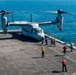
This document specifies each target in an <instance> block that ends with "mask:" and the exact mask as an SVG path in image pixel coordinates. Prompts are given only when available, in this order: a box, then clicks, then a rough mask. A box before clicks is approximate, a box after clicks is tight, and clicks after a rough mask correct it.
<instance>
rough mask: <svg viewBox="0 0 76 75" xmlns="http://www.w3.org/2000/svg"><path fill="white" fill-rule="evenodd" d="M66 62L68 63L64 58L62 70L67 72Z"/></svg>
mask: <svg viewBox="0 0 76 75" xmlns="http://www.w3.org/2000/svg"><path fill="white" fill-rule="evenodd" d="M66 64H67V62H66V60H63V61H62V72H64V71H65V72H67V67H66Z"/></svg>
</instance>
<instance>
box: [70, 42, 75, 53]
mask: <svg viewBox="0 0 76 75" xmlns="http://www.w3.org/2000/svg"><path fill="white" fill-rule="evenodd" d="M73 46H74V43H73V42H71V43H70V50H71V52H73Z"/></svg>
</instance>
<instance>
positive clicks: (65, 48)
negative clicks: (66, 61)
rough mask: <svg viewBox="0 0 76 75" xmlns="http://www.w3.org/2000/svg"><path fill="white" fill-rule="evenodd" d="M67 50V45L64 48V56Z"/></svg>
mask: <svg viewBox="0 0 76 75" xmlns="http://www.w3.org/2000/svg"><path fill="white" fill-rule="evenodd" d="M66 49H67V46H66V45H65V46H63V53H64V55H65V54H66Z"/></svg>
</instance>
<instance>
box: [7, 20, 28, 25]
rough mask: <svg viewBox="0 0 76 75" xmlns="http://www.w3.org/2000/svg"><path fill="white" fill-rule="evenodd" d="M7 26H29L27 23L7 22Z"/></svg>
mask: <svg viewBox="0 0 76 75" xmlns="http://www.w3.org/2000/svg"><path fill="white" fill-rule="evenodd" d="M7 25H8V26H26V25H29V22H27V21H14V22H8V24H7Z"/></svg>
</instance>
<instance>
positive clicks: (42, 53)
mask: <svg viewBox="0 0 76 75" xmlns="http://www.w3.org/2000/svg"><path fill="white" fill-rule="evenodd" d="M45 51H46V50H45V48H44V47H42V49H41V57H44V56H45Z"/></svg>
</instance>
